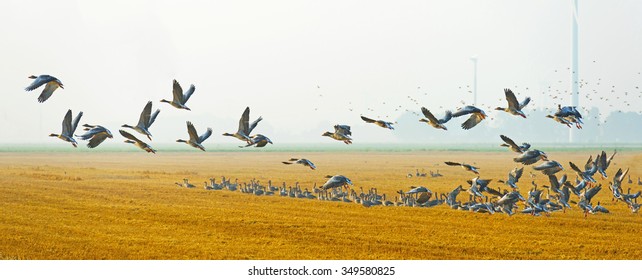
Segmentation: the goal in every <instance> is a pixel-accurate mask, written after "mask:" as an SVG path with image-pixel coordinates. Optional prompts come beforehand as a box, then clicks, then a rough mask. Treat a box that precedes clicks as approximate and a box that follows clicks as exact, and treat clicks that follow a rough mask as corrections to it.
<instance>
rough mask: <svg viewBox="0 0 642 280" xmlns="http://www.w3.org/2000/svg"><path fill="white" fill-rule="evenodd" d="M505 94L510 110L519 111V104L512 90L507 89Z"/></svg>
mask: <svg viewBox="0 0 642 280" xmlns="http://www.w3.org/2000/svg"><path fill="white" fill-rule="evenodd" d="M504 94H505V95H506V101H508V108H511V109H513V110H519V102H517V98H516V97H515V94H514V93H513V91H512V90H510V89H507V88H505V89H504Z"/></svg>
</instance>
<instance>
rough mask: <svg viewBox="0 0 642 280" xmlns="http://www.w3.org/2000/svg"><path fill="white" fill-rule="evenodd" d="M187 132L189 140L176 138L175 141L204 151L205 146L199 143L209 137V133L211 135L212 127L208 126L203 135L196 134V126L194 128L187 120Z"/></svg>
mask: <svg viewBox="0 0 642 280" xmlns="http://www.w3.org/2000/svg"><path fill="white" fill-rule="evenodd" d="M187 133H188V134H189V140H183V139H178V140H176V142H181V143H185V144H187V145H190V146H192V147H194V148H198V149H201V151H203V152H205V148H203V145H202V144H201V143H203V141H205V140H206V139H207V138H209V137H210V135H212V129H211V128H209V127H208V128H207V131H205V133H203V135H201V136H198V133H196V128H194V125H193V124H192V122H190V121H188V122H187Z"/></svg>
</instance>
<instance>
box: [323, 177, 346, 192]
mask: <svg viewBox="0 0 642 280" xmlns="http://www.w3.org/2000/svg"><path fill="white" fill-rule="evenodd" d="M348 185H352V181H350V179H348V177H346V176H343V175H334V176H332V177H331V178H330V179H328V181H327V182H325V184H323V186H321V189H324V190H327V189H332V188H337V187H348Z"/></svg>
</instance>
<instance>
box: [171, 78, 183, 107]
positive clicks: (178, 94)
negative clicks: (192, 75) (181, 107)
mask: <svg viewBox="0 0 642 280" xmlns="http://www.w3.org/2000/svg"><path fill="white" fill-rule="evenodd" d="M172 94H173V97H172V98H173V100H172V101H174V103H180V104H183V88H182V87H181V84H179V83H178V81H176V80H174V84H173V87H172Z"/></svg>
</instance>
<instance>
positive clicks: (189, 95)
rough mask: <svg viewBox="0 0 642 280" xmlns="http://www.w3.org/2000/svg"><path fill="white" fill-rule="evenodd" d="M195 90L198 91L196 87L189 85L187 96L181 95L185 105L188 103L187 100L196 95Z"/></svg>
mask: <svg viewBox="0 0 642 280" xmlns="http://www.w3.org/2000/svg"><path fill="white" fill-rule="evenodd" d="M195 90H196V87H195V86H194V85H189V88H188V89H187V91H186V92H185V94H181V95H182V98H181V101H182V104H183V105H184V104H185V103H186V102H187V100H189V98H190V97H192V94H194V91H195Z"/></svg>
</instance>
